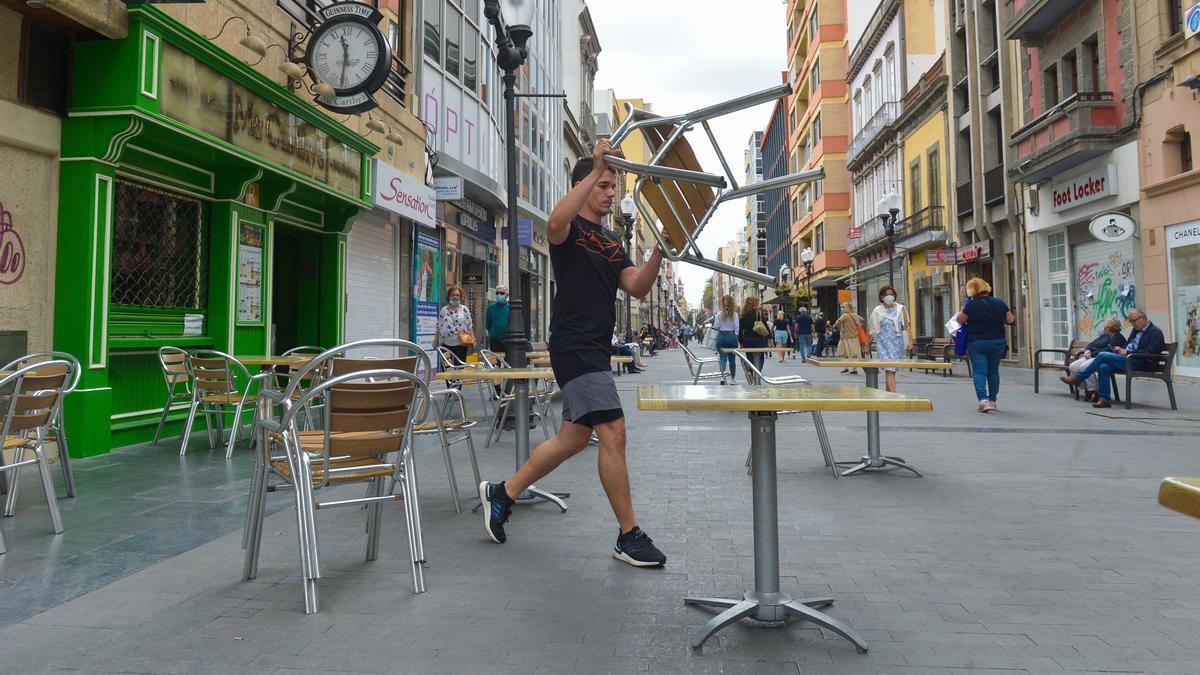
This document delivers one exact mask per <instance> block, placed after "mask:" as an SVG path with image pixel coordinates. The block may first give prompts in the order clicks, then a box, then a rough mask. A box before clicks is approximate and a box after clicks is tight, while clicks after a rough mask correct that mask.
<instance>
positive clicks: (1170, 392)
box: [1125, 380, 1179, 410]
mask: <svg viewBox="0 0 1200 675" xmlns="http://www.w3.org/2000/svg"><path fill="white" fill-rule="evenodd" d="M1163 384H1165V385H1167V396H1169V397H1170V398H1171V410H1179V407H1178V406H1176V405H1175V385H1174V384H1172V383H1171V381H1170V380H1163ZM1125 398H1129V395H1128V394H1126V396H1125Z"/></svg>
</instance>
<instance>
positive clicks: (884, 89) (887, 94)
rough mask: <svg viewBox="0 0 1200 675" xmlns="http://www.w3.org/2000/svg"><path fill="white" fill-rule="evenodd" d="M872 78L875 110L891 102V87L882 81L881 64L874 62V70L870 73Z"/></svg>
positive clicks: (880, 62)
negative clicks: (873, 79)
mask: <svg viewBox="0 0 1200 675" xmlns="http://www.w3.org/2000/svg"><path fill="white" fill-rule="evenodd" d="M872 77H874V78H875V108H876V109H878V108H879V107H880V106H882V105H883V104H884V103H885V102H886V101H890V100H892V97H891V93H892V92H891V87H889V86H888V83H887V82H884V81H883V62H882V61H876V62H875V70H873V71H872Z"/></svg>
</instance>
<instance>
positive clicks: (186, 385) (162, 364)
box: [150, 347, 192, 445]
mask: <svg viewBox="0 0 1200 675" xmlns="http://www.w3.org/2000/svg"><path fill="white" fill-rule="evenodd" d="M186 360H187V352H186V351H184V350H182V349H180V348H179V347H159V348H158V365H159V368H161V369H162V376H163V384H164V385H165V386H166V388H167V401H166V403H164V404H163V410H162V415H159V417H158V427H157V428H156V429H155V430H154V440H153V441H151V443H150V444H151V445H158V439H159V437H160V436H162V430H163V426H164V425H166V423H167V415H169V414H170V413H171V408H173V407H174V406H176V405H180V404H183V405H187V406H189V407H190V406H191V403H192V378H191V376H190V375H188V372H187V365H186V364H185V363H184V361H186Z"/></svg>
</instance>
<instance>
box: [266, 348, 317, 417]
mask: <svg viewBox="0 0 1200 675" xmlns="http://www.w3.org/2000/svg"><path fill="white" fill-rule="evenodd" d="M324 351H325V348H324V347H318V346H316V345H303V346H300V347H292V348H291V349H289V350H287V351H286V352H284V353H283V354H281V356H301V357H306V358H308V359H309V360H312V359H314V358H316V357H317V356H318V355H320V354H321V353H322V352H324ZM305 365H307V362H305V363H296V364H293V365H290V366H287V370H286V372H283V373H281V372H279V370H278V369H277V370H276V371H275V373H276V378H275V379H276V380H277V381H279V380H280V379H282V383H280V384H279V386H278V388H280V389H282V388H283V387H285V386H287V383H288V382H290V381H291V379H292V378H293V377H295V375H296V373H297V372H299V370H300V369H301V368H303V367H304V366H305ZM322 374H323V373H322V371H321V369H319V368H318V369H316V370H310V371H308V372H307V373H306V374H305V376H304V378H303V380H302V382H301V387H300V388H298V389H296V390H295V392H294V393H293V394H292V396H293V397H295V398H299V397H300V396H301V394H303V393H304V392H305V391H306V390H307V389H309V388H311V387H314V386H316V385H317V384H319V383H320V381H321V376H322ZM321 405H322V403H321V401H320V400H317V401H310V402H309V403H308V405H307V406H306V407H305V408H304V420H305V423H306V426H305V428H306V429H312V428H314V426H315V424H316V420H315V418H314V416H313V410H316V409H319V408H320V407H321Z"/></svg>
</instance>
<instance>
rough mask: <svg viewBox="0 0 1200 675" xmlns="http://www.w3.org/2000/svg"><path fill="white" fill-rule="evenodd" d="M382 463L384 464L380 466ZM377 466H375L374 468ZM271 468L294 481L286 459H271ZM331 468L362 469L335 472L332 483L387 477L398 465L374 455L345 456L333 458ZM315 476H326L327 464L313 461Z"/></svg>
mask: <svg viewBox="0 0 1200 675" xmlns="http://www.w3.org/2000/svg"><path fill="white" fill-rule="evenodd" d="M381 464H382V466H380V465H381ZM372 467H375V468H372ZM271 468H273V469H274V470H275V471H277V472H278V473H279V475H281V476H283V478H284V479H285V480H287V481H288V482H292V469H291V467H289V466H288V463H287V460H286V459H273V460H271ZM329 468H330V469H337V470H342V469H354V468H360V469H362V470H361V471H353V472H347V473H333V474H332V475H331V476H330V477H329V482H330V483H358V482H362V481H364V480H367V479H369V478H387V477H388V476H392V475H394V474H395V473H396V465H395V464H388V463H385V462H383V460H381V459H379V458H378V457H375V456H373V455H368V456H365V457H345V458H341V459H331V460H330V461H329ZM312 469H313V478H314V479H315V480H323V479H324V477H325V465H324V464H322V463H321V462H319V461H314V462H313V463H312Z"/></svg>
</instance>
